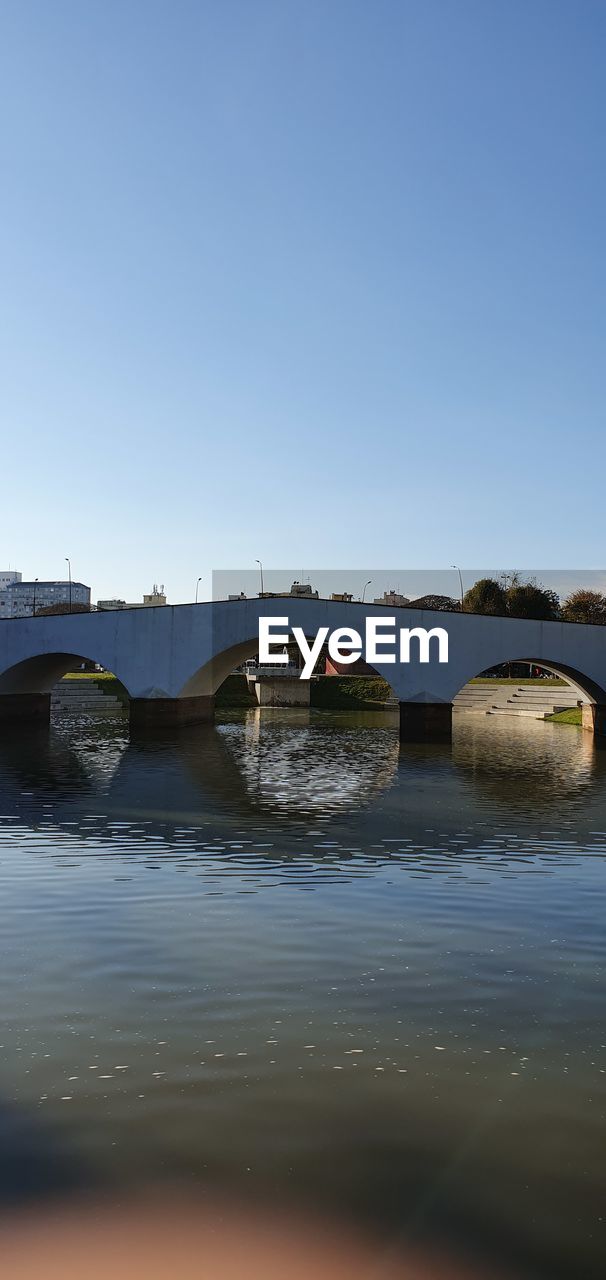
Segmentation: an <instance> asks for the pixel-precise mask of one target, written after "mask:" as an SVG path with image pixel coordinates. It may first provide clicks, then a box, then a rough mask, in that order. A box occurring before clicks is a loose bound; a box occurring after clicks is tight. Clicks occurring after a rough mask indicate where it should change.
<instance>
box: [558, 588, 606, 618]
mask: <svg viewBox="0 0 606 1280" xmlns="http://www.w3.org/2000/svg"><path fill="white" fill-rule="evenodd" d="M562 617H563V618H564V620H565V622H593V623H597V625H598V626H601V627H604V626H606V596H603V595H602V594H601V592H600V591H587V590H585V589H584V588H580V589H579V590H578V591H573V592H572V595H569V596H568V599H567V600H565V601H564V604H563V605H562Z"/></svg>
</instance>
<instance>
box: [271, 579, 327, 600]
mask: <svg viewBox="0 0 606 1280" xmlns="http://www.w3.org/2000/svg"><path fill="white" fill-rule="evenodd" d="M259 595H260V597H261V599H262V600H272V599H276V600H280V599H283V598H284V597H285V596H297V597H298V598H300V597H303V599H305V600H318V599H319V596H318V592H317V591H312V589H311V585H310V583H309V582H297V581H296V580H295V581H294V582H293V583H292V584H291V588H290V591H263V592H262V593H261V592H259Z"/></svg>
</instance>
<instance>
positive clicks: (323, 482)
mask: <svg viewBox="0 0 606 1280" xmlns="http://www.w3.org/2000/svg"><path fill="white" fill-rule="evenodd" d="M605 57H606V6H605V5H604V4H602V3H595V2H593V0H583V2H582V3H579V2H575V0H569V2H568V3H562V0H544V2H543V0H507V3H497V0H417V2H416V3H414V4H413V3H407V0H393V2H392V0H372V2H371V0H365V2H364V3H358V2H357V0H305V3H303V2H302V0H298V2H297V3H295V2H294V0H212V2H210V3H204V0H196V2H192V3H189V2H187V0H171V2H170V3H169V0H163V2H162V3H158V2H156V0H104V2H103V3H93V2H92V0H90V2H87V3H82V0H71V2H66V0H53V3H48V0H39V2H37V3H34V2H32V0H3V2H2V4H1V6H0V95H1V103H0V106H1V110H0V117H1V125H0V143H1V155H0V160H1V173H2V200H1V208H2V217H1V224H2V226H1V242H0V270H1V343H0V411H1V420H2V437H3V444H2V454H1V458H2V498H1V503H0V568H5V567H7V566H8V564H9V563H10V564H12V565H13V566H16V567H17V568H20V569H21V570H22V571H23V572H24V574H26V575H28V576H40V577H47V576H51V577H55V576H61V575H63V573H64V571H65V562H64V557H65V556H66V555H70V556H71V558H72V564H73V571H74V576H76V577H78V578H81V579H83V580H84V581H86V582H90V583H91V585H92V587H93V594H94V598H97V597H98V596H107V595H114V594H118V595H120V596H123V597H126V598H139V597H140V595H141V593H142V592H143V591H144V590H149V589H150V587H151V584H152V582H153V581H154V580H157V581H164V582H165V583H166V585H167V589H168V593H169V598H170V599H171V600H173V601H176V600H180V599H181V600H186V599H191V598H192V597H193V593H194V586H195V580H196V578H197V577H198V575H199V574H203V575H204V579H203V583H202V584H201V597H203V596H205V595H208V585H207V584H209V582H210V571H211V569H212V568H213V567H225V568H227V567H235V568H237V567H238V566H240V565H242V566H248V565H253V564H254V559H255V557H257V556H259V557H261V558H262V559H263V560H264V562H265V563H266V564H267V566H268V567H269V566H271V565H273V566H281V565H289V564H296V565H301V566H304V565H307V566H309V565H318V566H325V567H327V568H329V567H331V566H335V565H342V566H344V567H355V566H357V565H362V566H364V565H377V564H379V565H381V564H384V565H385V566H386V567H389V566H391V565H395V564H397V565H403V566H409V567H410V568H419V567H424V566H427V567H435V568H437V567H443V566H448V565H449V564H450V563H451V562H452V561H453V560H455V561H456V562H457V563H459V564H462V565H463V566H466V565H467V566H469V565H477V564H482V563H493V564H499V565H502V566H503V567H505V568H507V567H515V568H523V567H525V566H526V565H532V564H543V565H545V566H547V567H553V568H558V567H563V568H573V567H577V566H579V567H586V568H593V567H598V566H599V565H600V564H601V563H603V562H604V539H603V517H604V504H605V492H606V490H605V479H604V476H605V467H604V463H605V455H606V442H605V441H606V437H605V408H604V406H605V394H604V393H605V385H604V384H605V372H604V370H605V360H604V356H605V337H606V335H605V329H606V321H605V316H606V308H605V298H606V279H605V276H606V270H605V261H606V260H605V251H604V228H605V227H606V208H605V205H606V198H605V197H606V178H605V166H604V135H605V124H606V121H605V114H606V113H605V110H604V107H605V100H606V91H605V88H604V81H605V77H604V62H605Z"/></svg>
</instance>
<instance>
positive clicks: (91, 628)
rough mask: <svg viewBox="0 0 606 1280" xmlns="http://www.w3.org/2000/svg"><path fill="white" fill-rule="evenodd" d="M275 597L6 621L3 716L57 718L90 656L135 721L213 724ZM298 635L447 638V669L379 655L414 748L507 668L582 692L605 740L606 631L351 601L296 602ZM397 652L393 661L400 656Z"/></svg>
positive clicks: (591, 722)
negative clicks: (479, 681)
mask: <svg viewBox="0 0 606 1280" xmlns="http://www.w3.org/2000/svg"><path fill="white" fill-rule="evenodd" d="M277 607H278V602H276V600H266V599H260V600H237V601H218V602H216V603H213V604H204V605H177V606H174V607H168V606H166V607H162V608H150V609H134V610H128V609H125V610H118V611H115V612H102V613H94V614H74V615H71V616H67V617H65V616H63V617H50V618H49V617H43V618H21V619H15V620H5V621H0V718H5V719H6V718H9V717H10V718H13V719H15V718H25V717H27V716H29V717H39V718H45V719H48V714H49V697H50V690H51V689H52V687H53V686H54V684H55V683H56V681H57V680H58V679H60V677H61V676H63V675H64V674H65V673H66V672H67V671H69V670H70V669H71V668H72V667H73V665H74V661H75V660H78V659H87V660H90V661H93V662H97V663H99V664H100V665H101V666H103V667H104V668H105V669H106V670H107V671H111V672H113V673H114V675H115V676H116V677H117V679H118V680H120V681H121V683H122V684H123V686H124V688H125V690H126V692H127V694H128V697H129V705H130V716H131V722H132V723H133V725H135V726H136V727H139V728H152V727H155V728H158V727H162V726H164V727H166V726H173V727H174V726H181V725H184V724H188V723H197V722H200V721H203V720H209V719H212V717H213V714H214V696H215V693H216V691H217V689H218V688H219V687H220V686H221V684H222V683H223V681H224V680H225V678H226V676H227V675H229V673H230V672H231V671H233V670H234V668H235V667H237V666H239V665H240V664H241V663H243V662H244V661H245V660H246V659H247V658H250V657H251V656H252V655H253V654H255V653H256V652H257V651H258V647H259V620H260V618H268V617H270V618H271V617H274V616H275V614H276V610H277ZM279 607H280V609H284V610H288V623H289V627H290V629H292V628H294V627H300V628H301V631H302V632H303V633H305V634H307V635H316V634H317V633H318V631H319V630H320V628H321V627H327V628H328V629H329V630H330V631H334V630H336V629H338V628H346V629H348V630H349V632H350V634H351V632H352V631H353V632H355V633H357V634H358V635H359V636H362V635H364V633H365V625H366V621H367V619H369V618H374V619H377V618H379V619H380V621H381V625H382V627H383V628H384V634H385V640H384V642H383V643H384V644H385V645H386V648H387V650H389V649H390V647H391V650H393V645H391V646H390V639H389V637H392V638H393V640H394V641H395V636H396V634H397V633H398V632H399V631H401V630H402V629H404V630H406V629H408V630H409V631H410V632H411V634H412V635H413V636H414V631H415V629H417V628H422V629H424V630H425V631H426V632H432V631H434V630H435V629H436V628H438V629H442V630H443V629H446V630H447V632H448V661H447V662H441V661H439V651H438V644H437V641H436V640H435V639H434V640H433V641H431V642H430V645H429V661H425V662H424V661H422V660H421V659H422V653H421V648H420V644H418V643H417V641H416V640H411V660H410V662H395V661H394V662H390V661H388V658H387V656H386V654H385V656H384V657H383V659H381V660H379V659H377V660H376V661H375V659H374V658H373V660H372V665H373V667H374V669H375V670H376V671H377V672H378V673H379V675H381V676H383V677H384V679H385V680H387V681H388V683H389V684H390V685H391V687H392V690H393V692H394V695H395V698H396V699H397V701H398V703H399V708H400V736H401V738H403V739H405V740H408V741H423V740H428V739H445V740H448V739H450V735H451V723H452V704H453V699H454V698H455V696H456V695H457V693H458V692H459V690H460V689H462V688H463V687H464V686H465V685H466V684H467V683H468V682H469V680H470V679H472V678H473V677H474V676H475V675H477V674H478V673H479V672H481V671H485V670H487V669H490V668H493V667H496V666H499V665H501V664H503V663H506V662H518V661H524V662H533V663H537V664H540V665H541V666H542V667H545V668H546V669H547V670H550V671H553V672H555V673H556V674H560V675H563V676H564V677H565V678H566V679H567V680H569V681H570V682H571V683H572V684H573V685H574V686H575V688H578V690H579V694H580V696H584V698H585V703H584V706H583V724H584V726H585V727H586V728H588V729H591V730H592V731H593V732H595V733H599V734H603V733H604V732H606V633H605V630H604V628H603V627H599V626H586V625H581V624H576V623H566V622H535V621H531V620H528V619H519V618H494V617H485V616H478V615H473V614H461V613H442V612H436V611H431V610H427V611H425V610H416V609H393V610H391V609H389V610H382V609H381V608H380V607H378V606H376V605H375V606H371V605H363V604H354V603H353V602H352V603H344V602H341V601H328V600H308V599H295V598H289V599H288V600H283V601H280V602H279ZM392 656H393V653H392Z"/></svg>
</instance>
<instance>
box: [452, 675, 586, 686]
mask: <svg viewBox="0 0 606 1280" xmlns="http://www.w3.org/2000/svg"><path fill="white" fill-rule="evenodd" d="M469 683H470V684H494V685H499V684H531V685H534V686H535V688H537V689H551V688H552V687H553V685H560V687H561V686H562V685H564V686H565V685H566V683H567V682H566V680H561V679H560V677H559V676H547V677H546V678H545V679H537V678H536V677H533V678H532V679H531V677H530V676H524V677H522V678H521V679H518V677H516V676H503V677H501V676H497V677H494V676H475V677H474V679H473V680H470V681H469Z"/></svg>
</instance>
